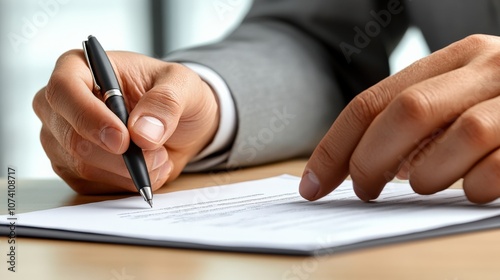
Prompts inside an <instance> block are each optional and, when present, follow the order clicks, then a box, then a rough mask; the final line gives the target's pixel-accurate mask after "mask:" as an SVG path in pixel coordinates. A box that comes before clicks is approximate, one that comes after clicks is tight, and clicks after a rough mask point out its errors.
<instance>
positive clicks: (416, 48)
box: [0, 0, 428, 178]
mask: <svg viewBox="0 0 500 280" xmlns="http://www.w3.org/2000/svg"><path fill="white" fill-rule="evenodd" d="M168 3H169V9H170V12H169V14H170V17H169V18H168V26H167V32H168V33H169V34H170V35H171V37H170V39H169V40H168V44H167V46H168V48H169V49H171V50H172V49H178V48H182V47H185V46H190V45H197V44H202V43H205V42H211V41H214V40H217V39H219V38H221V37H223V36H224V35H225V34H227V33H228V32H229V31H230V30H231V29H232V28H234V26H235V25H236V24H237V23H238V22H239V21H240V20H241V18H242V17H243V16H244V15H245V13H246V12H247V11H248V8H249V7H250V5H251V0H170V1H168ZM94 7H99V8H98V9H97V8H94ZM149 13H150V10H149V1H134V0H105V1H103V0H85V1H78V0H23V1H19V0H1V1H0V38H2V40H0V69H1V71H0V73H1V75H0V84H1V85H2V91H1V92H0V96H1V102H0V104H1V105H0V110H1V111H0V128H1V129H2V130H1V134H0V155H1V156H2V160H1V163H2V166H1V167H0V168H1V170H0V176H5V174H6V169H7V165H12V166H15V167H16V168H17V172H18V174H19V176H20V177H22V178H30V177H37V178H47V177H55V176H56V175H55V174H54V172H53V171H52V168H51V166H50V162H49V160H48V159H47V157H46V155H45V152H44V151H43V149H42V147H41V145H40V141H39V131H40V128H41V124H40V121H39V120H38V118H37V117H36V116H35V114H34V113H33V110H32V107H31V102H32V99H33V96H34V94H35V93H36V92H37V91H38V90H39V89H40V88H42V87H43V86H44V85H45V84H46V83H47V81H48V79H49V77H50V74H51V71H52V69H53V66H54V63H55V61H56V59H57V58H58V57H59V55H60V54H62V53H63V52H65V51H67V50H69V49H74V48H78V49H80V48H81V42H82V41H83V40H85V39H86V37H87V36H88V35H90V34H92V35H95V36H96V37H97V38H99V40H100V41H101V44H102V45H103V46H104V47H105V48H106V49H109V50H112V49H123V50H129V51H135V52H140V53H144V54H148V55H152V54H151V52H152V47H151V42H152V41H151V33H150V28H149V27H150V25H149V24H150V22H149ZM407 35H408V36H407V37H406V38H405V40H404V41H403V43H402V44H401V46H400V48H399V49H398V51H397V52H396V54H395V56H393V57H392V58H391V65H392V69H393V72H395V71H397V70H399V69H402V68H404V67H405V66H406V65H408V64H409V63H411V62H413V61H414V60H416V59H417V58H420V57H423V56H425V55H426V54H427V53H428V50H427V49H426V47H425V45H424V44H423V41H422V38H421V35H420V33H419V32H418V30H415V29H412V30H410V31H409V32H408V34H407Z"/></svg>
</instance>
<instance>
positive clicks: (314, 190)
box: [299, 170, 320, 200]
mask: <svg viewBox="0 0 500 280" xmlns="http://www.w3.org/2000/svg"><path fill="white" fill-rule="evenodd" d="M319 190H320V186H319V180H318V177H316V174H314V172H312V171H311V170H308V171H306V174H304V176H303V177H302V180H301V181H300V185H299V193H300V195H301V196H302V197H303V198H305V199H307V200H313V199H314V198H315V197H316V196H317V195H318V193H319Z"/></svg>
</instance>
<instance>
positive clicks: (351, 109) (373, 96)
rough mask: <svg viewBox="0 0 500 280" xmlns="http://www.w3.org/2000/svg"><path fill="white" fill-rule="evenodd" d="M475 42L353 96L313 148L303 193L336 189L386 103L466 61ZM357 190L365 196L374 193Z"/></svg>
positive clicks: (428, 59)
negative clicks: (363, 192)
mask: <svg viewBox="0 0 500 280" xmlns="http://www.w3.org/2000/svg"><path fill="white" fill-rule="evenodd" d="M468 45H471V46H468ZM472 45H473V44H472V43H470V44H465V45H464V44H458V43H456V44H454V45H452V46H450V47H449V48H446V49H442V50H440V51H437V52H435V53H433V54H432V55H430V56H428V57H426V58H424V59H421V60H419V61H417V62H415V63H414V64H412V65H410V66H409V67H407V68H406V69H404V70H402V71H401V72H399V73H397V74H395V75H394V76H391V77H389V78H386V79H385V80H383V81H381V82H380V83H378V84H376V85H375V86H373V87H371V88H370V89H368V90H366V91H365V92H363V93H361V94H359V95H358V96H357V97H356V98H354V100H353V101H352V102H350V104H349V105H348V106H347V107H346V108H345V110H343V112H342V113H341V114H340V115H339V117H338V118H337V120H336V121H335V122H334V124H333V125H332V127H331V128H330V130H329V131H328V133H327V134H326V135H325V137H324V138H323V139H322V140H321V142H320V143H319V145H318V146H317V148H316V149H315V151H314V152H313V154H312V156H311V158H310V160H309V162H308V163H307V166H306V168H305V170H304V174H303V176H302V181H301V183H300V188H299V191H300V194H301V195H302V196H303V197H304V198H306V199H309V200H315V199H319V198H321V197H323V196H325V195H326V194H328V193H330V192H331V191H332V190H334V189H335V188H336V187H337V186H338V185H339V184H340V183H341V182H342V181H343V180H344V179H345V178H346V176H347V175H348V172H349V163H350V159H351V155H352V153H353V152H354V149H355V148H356V146H357V145H358V143H359V141H360V140H361V138H362V137H363V135H364V133H365V131H366V129H367V128H368V127H369V126H370V124H371V123H372V121H373V120H374V119H375V117H376V116H377V115H378V114H379V113H380V112H382V111H383V110H384V108H385V107H386V106H387V104H389V103H390V102H391V100H392V99H393V98H394V97H395V96H396V95H397V94H399V93H400V92H402V91H403V90H404V89H406V88H408V87H410V86H411V85H413V84H416V83H418V82H421V81H424V80H427V79H429V78H431V77H434V76H438V75H440V74H443V73H446V72H449V71H453V70H455V69H457V68H460V67H462V66H463V65H465V64H466V62H467V57H469V56H471V53H473V52H475V49H474V48H473V46H472ZM355 191H356V193H357V194H358V196H359V197H361V198H362V199H365V200H368V199H370V198H371V197H373V195H371V196H366V195H364V194H362V193H361V192H360V191H359V190H357V189H355ZM375 192H376V191H375Z"/></svg>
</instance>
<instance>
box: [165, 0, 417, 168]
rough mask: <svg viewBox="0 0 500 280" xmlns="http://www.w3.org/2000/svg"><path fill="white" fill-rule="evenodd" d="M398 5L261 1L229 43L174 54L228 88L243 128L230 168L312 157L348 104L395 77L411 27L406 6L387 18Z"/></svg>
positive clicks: (360, 0)
mask: <svg viewBox="0 0 500 280" xmlns="http://www.w3.org/2000/svg"><path fill="white" fill-rule="evenodd" d="M394 1H396V0H391V1H375V0H349V1H345V0H308V1H305V0H256V1H254V5H253V7H252V9H251V10H250V12H249V13H248V15H247V17H246V18H245V20H244V21H243V23H242V24H241V25H240V26H239V27H238V28H237V29H236V30H235V31H234V32H233V33H232V34H231V35H230V36H228V37H227V38H226V39H224V40H223V41H221V42H219V43H216V44H212V45H207V46H202V47H198V48H194V49H188V50H181V51H178V52H175V53H172V54H170V55H169V56H168V57H167V58H166V59H167V60H169V61H181V62H182V61H184V62H196V63H199V64H203V65H205V66H208V67H210V68H211V69H213V70H214V71H216V72H217V73H219V74H220V75H221V76H222V77H223V78H224V80H225V81H226V83H227V85H228V86H229V89H230V91H231V93H232V95H233V98H234V101H235V105H236V109H237V114H238V128H237V133H236V136H235V139H234V144H233V146H232V147H231V150H230V156H229V160H228V162H226V163H225V168H231V167H240V166H248V165H254V164H262V163H267V162H271V161H277V160H283V159H287V158H292V157H297V156H306V155H309V154H310V153H311V151H312V150H313V149H314V147H315V146H316V145H317V143H318V142H319V140H320V139H321V138H322V137H323V135H324V134H325V132H326V131H327V130H328V128H329V127H330V126H331V124H332V122H333V121H334V119H335V117H336V116H337V115H338V114H339V112H340V111H341V110H342V108H343V107H344V106H345V105H346V104H347V102H348V101H349V100H350V99H352V98H353V96H355V95H356V94H357V93H359V92H360V91H362V90H363V89H365V88H367V87H368V86H370V85H372V84H374V83H376V82H378V81H379V80H381V79H382V78H384V77H386V76H387V75H388V74H389V66H388V55H389V53H390V52H391V51H392V49H393V48H394V47H395V46H396V45H397V42H398V41H399V39H400V38H401V37H402V35H403V34H404V31H405V30H406V28H407V25H408V23H407V20H406V16H405V11H404V7H403V6H402V5H401V4H400V3H399V1H396V2H397V3H396V4H399V5H400V6H397V7H398V10H397V11H398V12H397V13H392V12H391V13H389V12H387V10H388V9H389V8H388V3H389V2H394ZM393 5H394V3H393ZM389 10H391V11H396V10H395V9H393V7H392V6H391V9H389ZM383 11H386V12H387V13H384V12H383ZM384 16H385V17H384ZM370 24H371V25H370ZM359 30H361V32H359ZM365 30H367V32H369V33H370V35H369V36H368V35H367V34H366V31H365ZM357 32H359V33H357ZM361 33H362V34H361ZM363 39H365V40H363Z"/></svg>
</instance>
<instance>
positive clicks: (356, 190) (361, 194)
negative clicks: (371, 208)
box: [352, 181, 371, 201]
mask: <svg viewBox="0 0 500 280" xmlns="http://www.w3.org/2000/svg"><path fill="white" fill-rule="evenodd" d="M352 188H353V189H354V193H356V195H357V196H358V197H359V199H361V200H363V201H370V200H371V197H370V196H368V195H367V194H366V192H365V191H364V190H363V189H362V188H360V187H358V186H357V185H356V183H355V182H354V181H353V182H352Z"/></svg>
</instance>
